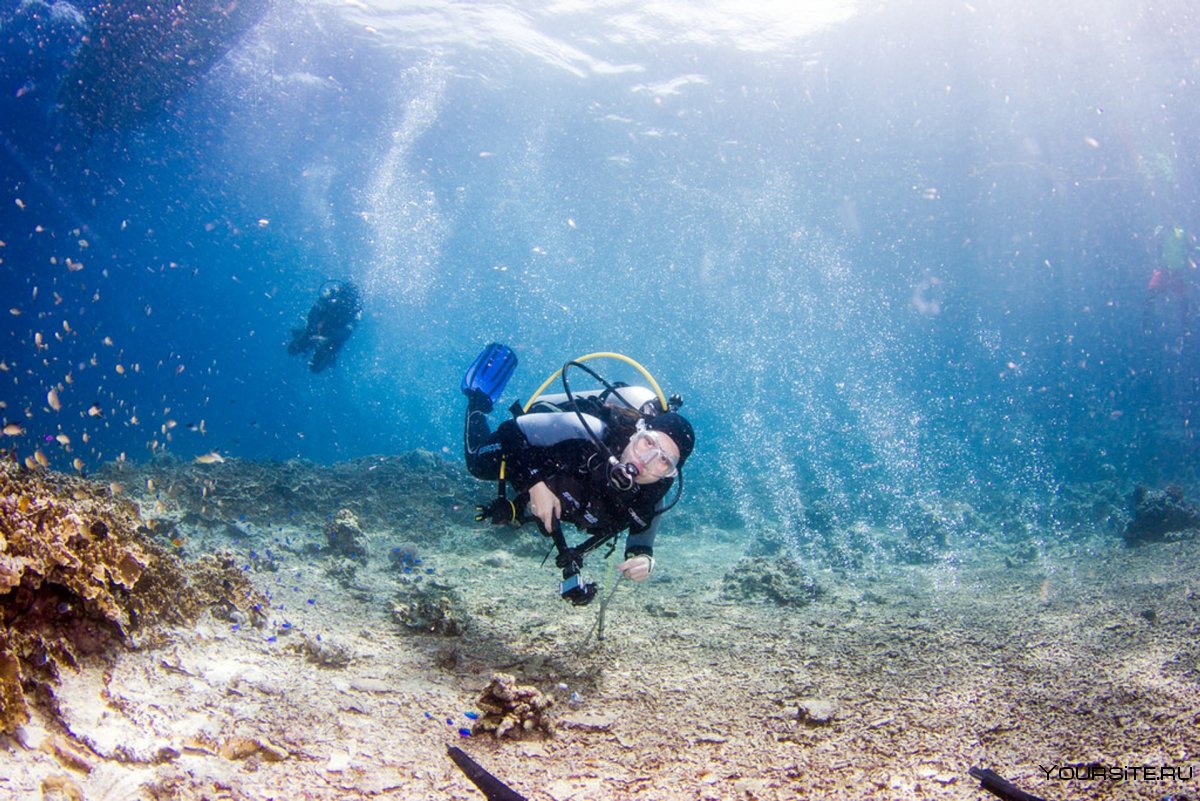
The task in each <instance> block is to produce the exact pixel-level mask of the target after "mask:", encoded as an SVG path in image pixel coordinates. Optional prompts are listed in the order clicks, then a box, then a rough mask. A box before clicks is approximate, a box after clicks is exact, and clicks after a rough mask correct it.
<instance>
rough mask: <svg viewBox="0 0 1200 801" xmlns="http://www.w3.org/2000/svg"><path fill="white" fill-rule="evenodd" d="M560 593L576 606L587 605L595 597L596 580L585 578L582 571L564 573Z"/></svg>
mask: <svg viewBox="0 0 1200 801" xmlns="http://www.w3.org/2000/svg"><path fill="white" fill-rule="evenodd" d="M561 593H562V597H563V598H565V599H567V600H568V601H570V602H571V603H573V604H575V605H576V606H587V605H588V604H590V603H591V602H592V599H593V598H595V597H596V582H594V581H588V580H586V579H585V578H584V577H583V574H582V573H571V574H570V575H564V576H563V581H562V588H561Z"/></svg>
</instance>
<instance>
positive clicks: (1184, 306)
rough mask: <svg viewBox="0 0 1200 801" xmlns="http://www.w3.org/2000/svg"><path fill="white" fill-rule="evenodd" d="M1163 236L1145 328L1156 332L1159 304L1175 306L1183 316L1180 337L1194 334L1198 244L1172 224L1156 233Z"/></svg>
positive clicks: (1144, 317)
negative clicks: (1192, 301) (1192, 310)
mask: <svg viewBox="0 0 1200 801" xmlns="http://www.w3.org/2000/svg"><path fill="white" fill-rule="evenodd" d="M1156 233H1157V234H1160V235H1161V236H1162V241H1161V242H1160V243H1159V258H1158V263H1157V264H1156V265H1155V267H1154V272H1153V273H1151V274H1150V282H1149V283H1148V284H1147V285H1146V302H1145V306H1144V307H1143V310H1142V328H1143V330H1145V331H1147V332H1149V331H1151V330H1152V328H1153V325H1152V321H1153V316H1154V306H1155V301H1156V300H1158V299H1162V300H1163V302H1164V303H1165V304H1172V303H1173V304H1175V306H1176V309H1177V312H1178V315H1179V337H1180V338H1181V339H1182V338H1183V337H1186V336H1188V335H1189V334H1191V331H1190V330H1189V329H1190V325H1189V323H1190V320H1189V318H1190V316H1191V297H1190V294H1191V284H1192V275H1193V274H1194V272H1195V270H1196V251H1197V246H1196V241H1195V238H1194V237H1193V236H1191V235H1190V234H1189V233H1188V232H1187V231H1185V230H1184V229H1183V228H1182V227H1181V226H1178V225H1170V226H1167V227H1166V228H1165V229H1164V228H1160V229H1159V230H1158V231H1156Z"/></svg>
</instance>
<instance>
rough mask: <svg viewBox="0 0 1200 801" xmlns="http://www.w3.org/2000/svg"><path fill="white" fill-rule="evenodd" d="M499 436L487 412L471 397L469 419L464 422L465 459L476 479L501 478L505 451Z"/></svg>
mask: <svg viewBox="0 0 1200 801" xmlns="http://www.w3.org/2000/svg"><path fill="white" fill-rule="evenodd" d="M484 399H485V400H486V397H485V398H484ZM498 434H499V432H493V431H492V427H491V426H490V425H489V424H488V419H487V412H486V411H484V409H483V408H482V405H481V404H479V403H477V402H476V400H475V398H474V396H471V398H470V400H469V401H468V403H467V417H466V419H465V420H464V421H463V457H464V458H465V459H466V462H467V470H468V471H469V472H470V473H471V475H473V476H475V478H481V479H484V480H485V481H491V480H493V479H497V478H499V477H500V463H501V462H502V461H503V460H504V450H503V448H502V447H501V445H500V437H499V436H498Z"/></svg>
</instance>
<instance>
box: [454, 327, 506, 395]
mask: <svg viewBox="0 0 1200 801" xmlns="http://www.w3.org/2000/svg"><path fill="white" fill-rule="evenodd" d="M516 369H517V354H515V353H513V352H512V348H510V347H508V346H507V345H501V344H500V343H498V342H493V343H492V344H490V345H488V346H487V347H486V348H484V349H483V350H482V351H481V352H480V353H479V355H478V356H476V357H475V361H473V362H471V366H470V367H468V368H467V372H466V373H465V374H464V375H463V380H462V391H463V392H464V393H469V392H470V391H471V390H476V391H478V392H482V393H483V394H484V395H487V396H488V398H490V399H491V401H492V403H495V402H496V401H497V400H499V398H500V393H501V392H503V391H504V387H505V385H506V384H508V379H510V378H512V374H513V371H514V370H516Z"/></svg>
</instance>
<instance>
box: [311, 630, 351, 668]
mask: <svg viewBox="0 0 1200 801" xmlns="http://www.w3.org/2000/svg"><path fill="white" fill-rule="evenodd" d="M300 650H302V651H303V652H304V656H305V658H306V659H308V661H309V662H312V663H313V664H314V665H319V666H320V667H323V668H344V667H346V665H348V664H350V659H351V654H350V649H349V648H347V647H346V646H344V645H341V644H339V643H336V642H332V641H331V640H326V639H320V640H318V639H316V638H315V637H309V636H307V635H305V637H304V642H303V643H302V644H301V645H300Z"/></svg>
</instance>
